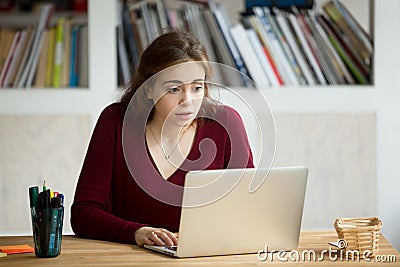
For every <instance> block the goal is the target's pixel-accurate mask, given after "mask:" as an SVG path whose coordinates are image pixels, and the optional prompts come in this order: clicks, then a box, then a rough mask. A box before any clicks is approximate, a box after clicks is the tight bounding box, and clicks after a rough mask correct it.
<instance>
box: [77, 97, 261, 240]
mask: <svg viewBox="0 0 400 267" xmlns="http://www.w3.org/2000/svg"><path fill="white" fill-rule="evenodd" d="M124 114H125V112H124V109H123V107H122V105H121V104H119V103H114V104H111V105H110V106H108V107H107V108H105V109H104V110H103V112H102V113H101V115H100V117H99V119H98V121H97V124H96V127H95V129H94V131H93V135H92V138H91V141H90V144H89V147H88V150H87V154H86V157H85V160H84V163H83V167H82V170H81V173H80V176H79V181H78V184H77V187H76V192H75V198H74V203H73V205H72V208H71V225H72V229H73V230H74V232H75V234H76V235H77V236H80V237H85V238H93V239H101V240H108V241H115V242H120V243H135V239H134V233H135V231H136V230H137V229H138V228H140V227H143V226H152V227H162V228H166V229H167V230H169V231H173V232H178V231H179V222H180V214H181V207H179V206H174V205H169V204H165V203H163V202H160V201H158V200H156V199H155V198H153V197H151V196H150V195H148V194H147V193H146V192H144V191H143V190H142V189H141V187H140V186H139V185H138V184H137V183H136V181H135V180H134V179H133V177H132V174H131V173H130V171H129V169H134V173H135V174H134V175H139V176H140V178H144V179H145V180H146V181H148V183H149V184H150V186H152V187H153V188H154V190H156V191H157V190H163V191H165V190H164V187H163V184H162V183H163V182H169V183H173V184H175V185H178V186H181V188H182V187H183V185H184V181H185V175H186V173H187V170H199V169H225V168H244V167H249V168H253V167H254V166H253V157H252V153H251V149H250V146H249V142H248V139H247V135H246V131H245V128H244V125H243V122H242V120H241V118H240V116H239V114H238V113H237V112H236V111H235V110H233V109H232V108H229V107H223V108H222V109H221V110H220V111H219V112H218V114H217V118H218V121H222V122H223V124H224V125H225V127H226V129H227V130H228V132H229V133H230V135H229V136H228V134H227V130H226V129H225V128H224V127H222V126H221V124H220V123H217V122H216V121H213V120H204V123H203V124H200V123H199V124H198V127H197V130H196V134H195V140H194V142H193V146H192V149H191V151H190V152H189V155H188V157H187V159H188V160H190V161H191V162H192V163H193V164H189V165H187V166H184V164H185V163H184V164H183V165H182V166H181V167H182V168H178V170H177V171H175V173H173V174H172V175H171V177H169V178H168V180H167V181H165V180H164V178H162V176H161V175H160V173H159V172H158V170H157V167H156V165H155V164H154V162H153V160H152V158H151V154H150V153H149V151H148V150H147V147H146V146H144V147H145V149H140V146H139V145H135V141H133V142H132V143H129V146H130V147H131V149H132V150H130V151H131V152H132V151H134V153H133V155H134V156H133V158H132V159H130V158H129V157H125V156H124V150H123V149H124V148H123V146H122V139H123V138H122V136H123V134H122V126H123V120H124ZM136 135H138V134H137V133H136ZM136 137H137V136H136ZM141 137H142V140H143V129H142V135H141ZM208 138H209V139H211V140H213V142H214V144H215V146H216V151H215V149H212V148H210V150H213V151H214V152H216V155H215V154H213V155H212V158H210V159H206V160H205V161H204V160H203V161H201V160H198V159H199V158H201V157H200V156H201V154H203V155H204V154H207V153H205V151H207V148H208V145H209V144H210V143H209V142H203V143H202V144H201V145H200V147H199V144H200V142H201V141H202V140H204V139H208ZM138 139H139V138H135V133H132V139H131V140H138ZM124 140H125V139H124ZM208 141H209V140H208ZM135 146H136V147H135ZM142 146H143V145H142ZM233 147H234V148H235V149H233ZM200 151H201V153H200ZM231 151H233V152H234V153H232V155H231ZM235 151H237V152H235ZM131 154H132V153H131ZM203 155H202V157H203ZM129 160H132V161H133V164H127V162H129ZM196 160H197V161H196ZM204 162H206V163H207V165H206V166H205V165H204ZM210 162H211V163H210ZM128 167H129V168H128ZM166 193H168V192H166ZM176 197H177V199H178V200H179V199H180V200H181V199H182V194H177V196H176Z"/></svg>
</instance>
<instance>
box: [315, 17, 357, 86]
mask: <svg viewBox="0 0 400 267" xmlns="http://www.w3.org/2000/svg"><path fill="white" fill-rule="evenodd" d="M309 18H310V20H311V22H312V24H313V25H314V27H315V29H316V31H317V32H318V34H319V36H320V38H321V39H322V40H321V42H322V43H323V48H324V49H325V52H326V54H327V56H328V58H329V60H330V62H331V64H332V66H333V67H334V68H335V70H336V72H337V74H338V75H339V78H340V80H339V83H340V84H346V83H349V84H352V83H354V81H352V80H351V79H350V78H351V74H350V73H349V72H348V70H347V68H346V67H345V64H344V62H343V60H342V59H341V58H340V56H339V55H338V53H337V51H336V50H335V48H334V47H333V46H332V44H331V42H330V41H329V38H328V36H327V34H326V32H325V31H324V30H323V28H322V27H321V25H320V23H319V21H318V20H317V18H316V15H315V14H313V13H311V12H310V13H309Z"/></svg>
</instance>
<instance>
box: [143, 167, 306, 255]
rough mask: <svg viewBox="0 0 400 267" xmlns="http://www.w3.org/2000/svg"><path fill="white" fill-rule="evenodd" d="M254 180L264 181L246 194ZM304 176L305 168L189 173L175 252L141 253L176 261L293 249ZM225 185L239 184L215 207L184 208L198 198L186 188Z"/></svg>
mask: <svg viewBox="0 0 400 267" xmlns="http://www.w3.org/2000/svg"><path fill="white" fill-rule="evenodd" d="M255 175H256V176H257V177H258V179H259V177H266V179H265V180H264V182H263V183H262V184H260V186H259V187H258V188H257V190H249V185H250V183H251V181H252V179H253V178H254V177H255ZM307 176H308V168H307V167H282V168H272V169H226V170H207V171H191V172H188V173H187V175H186V180H185V188H184V192H183V200H182V201H183V202H182V203H183V207H182V213H181V220H180V227H179V243H178V246H174V247H163V246H149V245H145V248H148V249H151V250H154V251H157V252H161V253H164V254H168V255H171V256H175V257H179V258H185V257H199V256H215V255H229V254H245V253H257V252H258V251H259V250H262V249H264V248H265V246H268V250H269V251H271V250H287V251H288V250H292V249H296V248H297V246H298V242H299V235H300V226H301V220H302V214H303V204H304V197H305V191H306V184H307ZM224 179H225V181H228V180H227V179H232V180H234V181H237V183H235V184H234V186H233V187H232V188H231V190H230V191H229V192H227V193H226V194H225V195H223V196H222V197H220V198H219V199H217V200H215V201H211V202H209V203H208V204H204V205H197V207H188V206H194V205H195V204H196V199H198V198H199V195H198V194H197V195H196V192H193V191H191V190H187V189H186V188H188V187H192V188H193V187H198V186H204V185H210V183H213V182H215V181H221V180H222V181H223V180H224ZM259 181H260V180H259ZM222 184H223V183H222ZM216 186H218V185H216ZM214 188H215V187H214ZM213 191H216V190H213ZM250 191H252V192H250ZM210 194H213V192H210ZM192 204H193V205H192Z"/></svg>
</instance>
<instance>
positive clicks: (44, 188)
mask: <svg viewBox="0 0 400 267" xmlns="http://www.w3.org/2000/svg"><path fill="white" fill-rule="evenodd" d="M44 191H46V180H43V192H44Z"/></svg>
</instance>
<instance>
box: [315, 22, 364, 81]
mask: <svg viewBox="0 0 400 267" xmlns="http://www.w3.org/2000/svg"><path fill="white" fill-rule="evenodd" d="M320 17H321V18H323V16H320ZM320 22H321V23H320V24H321V26H322V27H323V28H324V30H325V32H326V33H327V34H328V38H329V41H330V42H331V44H332V46H333V47H334V48H335V49H336V51H337V52H338V54H339V56H340V57H341V58H342V60H343V62H345V64H346V66H347V67H348V69H349V70H350V72H351V73H352V75H353V76H354V78H355V80H356V81H357V83H359V84H367V83H368V80H367V78H366V77H365V76H364V75H363V73H362V72H361V71H360V70H359V68H358V67H357V65H356V64H355V63H354V61H353V60H352V59H351V57H350V56H349V54H348V53H347V51H346V49H345V48H344V47H343V46H342V44H341V43H340V42H339V40H338V39H337V37H336V36H335V34H334V33H333V31H332V30H331V28H330V27H329V26H328V24H327V23H326V21H325V20H323V19H322V20H321V21H320Z"/></svg>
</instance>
